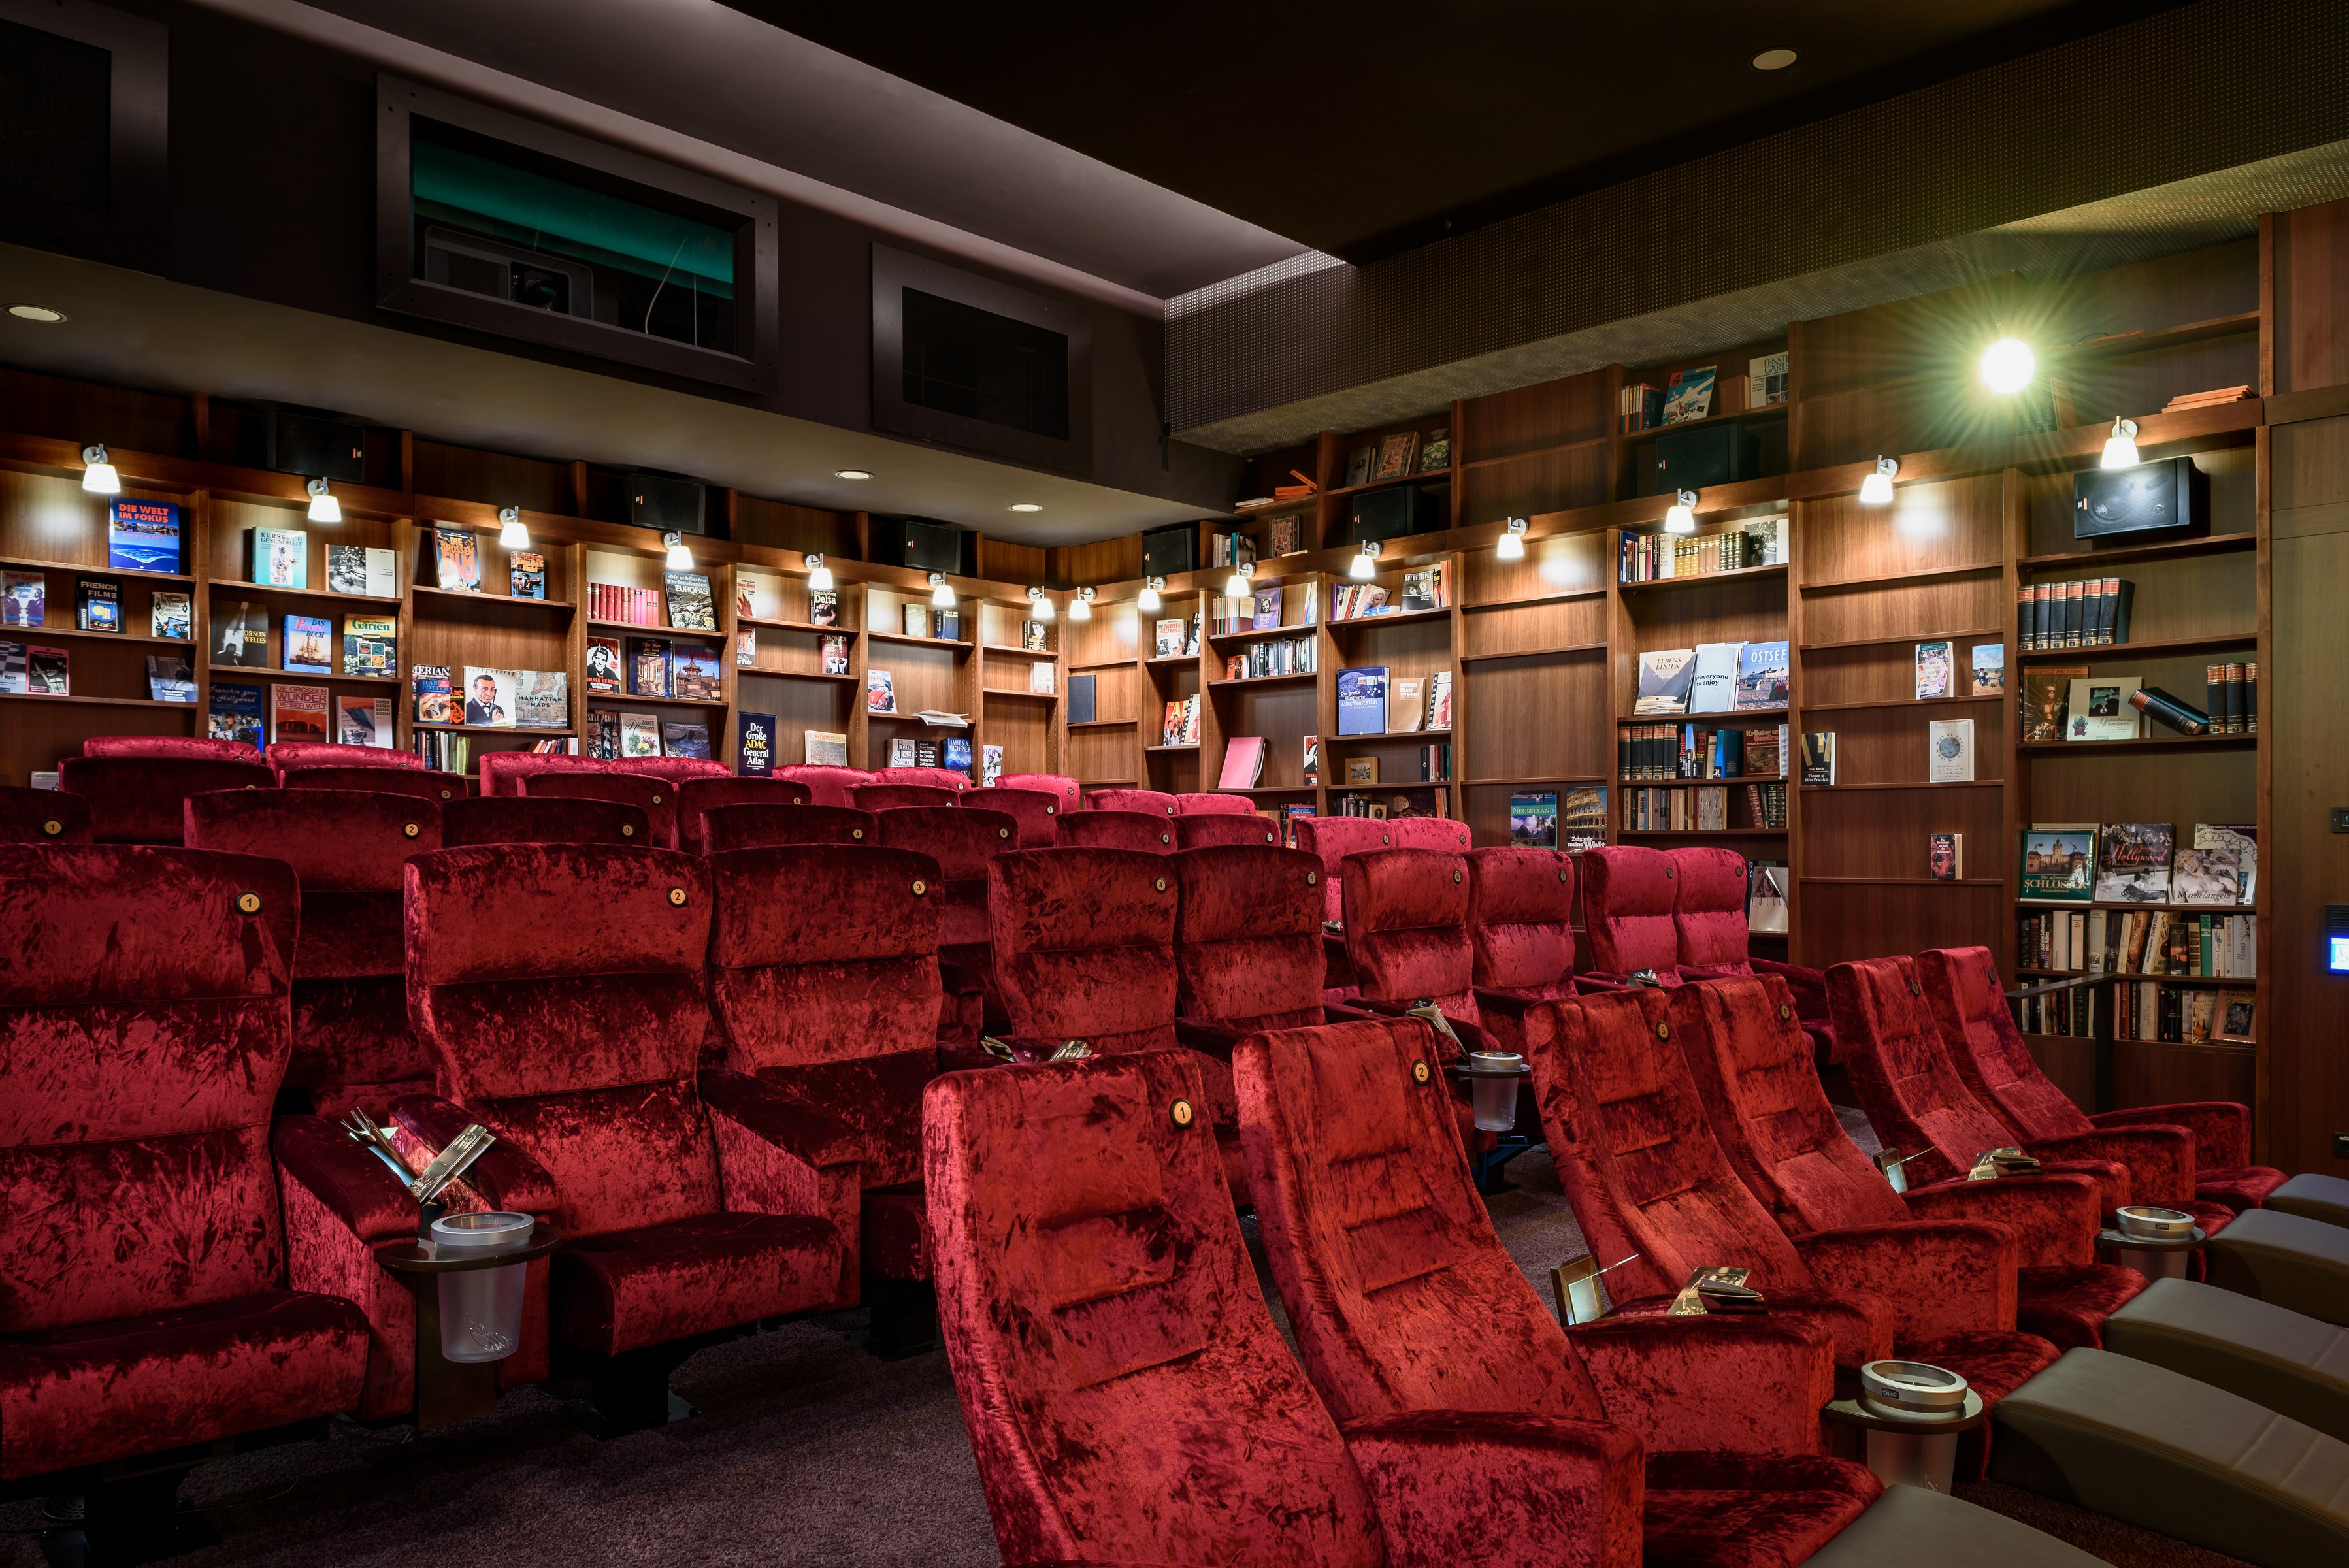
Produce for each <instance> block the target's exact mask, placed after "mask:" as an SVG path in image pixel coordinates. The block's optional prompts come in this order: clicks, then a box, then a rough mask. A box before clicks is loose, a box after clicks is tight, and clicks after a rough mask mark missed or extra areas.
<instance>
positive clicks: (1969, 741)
mask: <svg viewBox="0 0 2349 1568" xmlns="http://www.w3.org/2000/svg"><path fill="white" fill-rule="evenodd" d="M1973 777H1974V721H1973V720H1972V719H1971V718H1937V719H1933V720H1931V721H1930V722H1929V723H1927V725H1926V726H1925V778H1926V779H1927V781H1928V782H1930V783H1934V784H1971V783H1972V782H1973Z"/></svg>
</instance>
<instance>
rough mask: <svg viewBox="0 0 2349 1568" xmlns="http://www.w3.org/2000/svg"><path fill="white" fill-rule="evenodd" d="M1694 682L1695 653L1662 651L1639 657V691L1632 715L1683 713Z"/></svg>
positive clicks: (1681, 650)
mask: <svg viewBox="0 0 2349 1568" xmlns="http://www.w3.org/2000/svg"><path fill="white" fill-rule="evenodd" d="M1695 680H1696V650H1695V649H1694V648H1665V649H1661V650H1658V651H1654V652H1651V653H1645V654H1641V655H1640V691H1639V695H1638V696H1637V697H1636V698H1634V699H1633V701H1632V704H1631V711H1632V712H1633V713H1635V714H1656V713H1686V712H1687V711H1688V705H1689V688H1690V686H1692V684H1693V683H1694V682H1695Z"/></svg>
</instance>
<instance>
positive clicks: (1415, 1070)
mask: <svg viewBox="0 0 2349 1568" xmlns="http://www.w3.org/2000/svg"><path fill="white" fill-rule="evenodd" d="M1432 1076H1433V1075H1432V1074H1431V1073H1429V1071H1428V1070H1427V1064H1426V1063H1425V1062H1413V1063H1412V1064H1411V1081H1412V1082H1413V1083H1425V1082H1426V1081H1427V1080H1428V1078H1430V1077H1432Z"/></svg>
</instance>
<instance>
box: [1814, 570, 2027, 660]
mask: <svg viewBox="0 0 2349 1568" xmlns="http://www.w3.org/2000/svg"><path fill="white" fill-rule="evenodd" d="M2005 570H2006V562H2003V561H1969V562H1961V563H1960V564H1958V565H1955V566H1925V567H1920V568H1918V569H1917V570H1916V571H1913V572H1883V573H1869V574H1867V575H1864V576H1859V577H1833V578H1828V579H1826V581H1824V582H1818V583H1804V584H1802V589H1803V592H1804V593H1821V592H1825V591H1827V590H1830V589H1836V588H1883V587H1888V586H1889V585H1890V584H1892V583H1930V582H1936V581H1939V580H1942V579H1946V578H1951V577H1971V576H1973V575H1975V574H1976V573H1983V572H2004V571H2005ZM1899 640H1900V641H1902V642H1904V643H1905V642H1910V641H1925V640H1927V639H1922V638H1909V637H1903V638H1901V639H1899Z"/></svg>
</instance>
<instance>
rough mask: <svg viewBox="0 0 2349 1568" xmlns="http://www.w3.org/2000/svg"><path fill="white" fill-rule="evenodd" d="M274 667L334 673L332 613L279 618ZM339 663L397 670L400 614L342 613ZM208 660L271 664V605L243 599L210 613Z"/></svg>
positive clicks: (361, 672) (364, 670)
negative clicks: (341, 661)
mask: <svg viewBox="0 0 2349 1568" xmlns="http://www.w3.org/2000/svg"><path fill="white" fill-rule="evenodd" d="M279 631H280V641H279V654H280V657H279V661H278V667H279V668H281V669H285V670H287V671H291V672H293V673H295V674H297V675H312V676H324V675H332V674H334V673H335V666H334V657H335V652H334V649H335V621H334V617H333V616H331V615H287V616H285V617H284V619H283V620H282V621H281V622H280V624H279ZM342 652H343V668H342V673H343V674H345V675H347V676H381V677H385V678H389V679H395V680H396V679H398V676H399V618H398V616H396V615H346V616H344V617H343V650H342ZM212 663H214V664H216V665H239V666H242V667H243V668H246V669H266V668H268V667H269V609H268V606H266V605H264V604H248V603H243V602H239V603H234V604H232V605H229V606H228V607H227V608H226V609H224V610H222V611H221V612H220V613H219V614H216V615H214V616H213V617H212Z"/></svg>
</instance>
